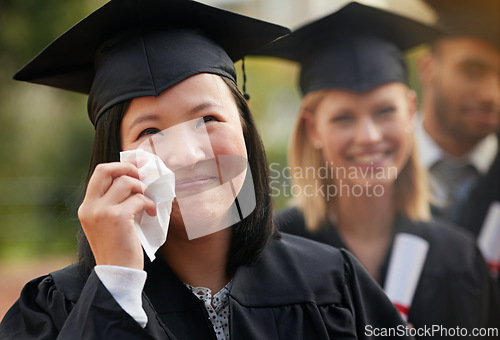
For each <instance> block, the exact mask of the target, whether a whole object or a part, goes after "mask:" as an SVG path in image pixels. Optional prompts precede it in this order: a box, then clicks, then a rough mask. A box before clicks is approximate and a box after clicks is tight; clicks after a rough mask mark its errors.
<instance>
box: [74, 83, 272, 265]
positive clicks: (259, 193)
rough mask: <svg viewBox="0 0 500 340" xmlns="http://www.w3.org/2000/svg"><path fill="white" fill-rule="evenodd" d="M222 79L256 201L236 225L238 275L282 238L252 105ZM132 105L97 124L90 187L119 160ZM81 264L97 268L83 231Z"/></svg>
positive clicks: (232, 255)
mask: <svg viewBox="0 0 500 340" xmlns="http://www.w3.org/2000/svg"><path fill="white" fill-rule="evenodd" d="M221 78H222V79H223V80H224V82H225V83H226V84H227V86H228V87H229V89H230V90H231V93H232V95H233V98H234V100H235V102H236V106H237V108H238V111H239V113H240V117H241V125H242V129H243V137H244V139H245V145H246V148H247V156H248V163H249V164H250V170H251V172H252V177H253V182H254V189H255V201H256V206H255V210H254V211H253V212H252V213H251V214H250V215H249V216H247V217H246V218H244V219H243V220H242V221H241V222H239V223H237V224H235V225H233V226H232V232H231V245H230V250H229V257H228V262H227V265H226V271H227V272H228V273H234V272H235V270H236V268H237V267H238V266H241V265H245V264H249V263H251V262H253V261H255V260H256V259H257V257H258V256H259V254H260V253H261V251H262V250H263V249H264V247H265V246H266V244H267V243H268V242H269V240H270V239H271V238H272V237H277V238H278V237H279V233H278V230H277V229H276V227H275V225H274V223H273V222H272V206H271V196H270V193H269V176H268V168H267V159H266V154H265V150H264V146H263V144H262V140H261V138H260V135H259V133H258V131H257V128H256V125H255V122H254V120H253V118H252V115H251V113H250V109H249V107H248V104H247V102H246V100H245V99H244V97H243V95H242V94H241V92H240V91H239V89H238V87H237V86H236V84H234V82H232V81H231V80H229V79H226V78H224V77H221ZM129 103H130V102H129V101H128V102H123V103H120V104H117V105H115V106H113V107H112V108H110V109H109V110H108V111H106V113H105V114H103V115H102V117H101V118H100V119H99V121H98V122H97V125H96V131H95V138H94V146H93V149H92V156H91V160H90V167H89V171H88V176H87V181H86V183H87V184H88V181H89V180H90V177H91V175H92V173H93V172H94V169H95V167H96V166H97V165H98V164H100V163H107V162H116V161H119V153H120V151H121V142H120V124H121V121H122V118H123V115H124V114H125V111H126V110H127V108H128V105H129ZM78 261H79V262H80V263H82V264H84V266H85V267H86V269H88V270H91V269H92V268H93V267H94V266H95V259H94V256H93V254H92V251H91V249H90V246H89V243H88V241H87V238H86V237H85V234H84V233H83V230H82V229H81V228H80V231H79V234H78Z"/></svg>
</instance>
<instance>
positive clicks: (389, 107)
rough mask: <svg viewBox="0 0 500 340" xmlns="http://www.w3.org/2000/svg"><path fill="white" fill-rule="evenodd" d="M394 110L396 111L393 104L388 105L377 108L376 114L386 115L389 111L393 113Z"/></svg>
mask: <svg viewBox="0 0 500 340" xmlns="http://www.w3.org/2000/svg"><path fill="white" fill-rule="evenodd" d="M395 111H396V108H395V107H394V106H388V107H385V108H382V109H380V110H378V111H377V114H378V115H386V114H389V113H393V112H395Z"/></svg>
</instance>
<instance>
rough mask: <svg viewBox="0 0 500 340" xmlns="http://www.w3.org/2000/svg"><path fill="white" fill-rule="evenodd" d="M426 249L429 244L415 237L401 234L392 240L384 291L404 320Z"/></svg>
mask: <svg viewBox="0 0 500 340" xmlns="http://www.w3.org/2000/svg"><path fill="white" fill-rule="evenodd" d="M428 249H429V243H428V242H427V241H426V240H424V239H423V238H421V237H418V236H415V235H411V234H405V233H401V234H397V235H396V237H395V239H394V246H393V249H392V255H391V259H390V261H389V268H388V269H387V278H386V280H385V287H384V290H385V293H386V295H387V297H388V298H389V300H391V302H392V303H393V304H394V305H395V306H396V308H397V309H398V311H399V312H400V314H401V316H402V317H403V318H404V319H405V320H407V318H408V313H409V310H410V307H411V302H412V300H413V295H414V294H415V290H416V288H417V284H418V280H419V279H420V274H421V272H422V267H423V266H424V262H425V258H426V257H427V251H428Z"/></svg>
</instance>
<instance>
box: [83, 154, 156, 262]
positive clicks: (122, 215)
mask: <svg viewBox="0 0 500 340" xmlns="http://www.w3.org/2000/svg"><path fill="white" fill-rule="evenodd" d="M141 211H146V213H147V214H148V215H150V216H155V215H156V207H155V203H154V202H153V201H152V200H151V199H149V198H148V197H146V196H145V195H144V194H143V188H142V183H141V181H140V180H139V174H138V169H137V166H136V165H134V164H131V163H105V164H99V165H98V166H97V167H96V168H95V170H94V173H93V174H92V177H91V178H90V181H89V183H88V186H87V192H86V194H85V198H84V200H83V203H82V204H81V206H80V208H79V209H78V218H79V219H80V223H81V225H82V228H83V231H84V232H85V235H86V236H87V239H88V241H89V244H90V247H91V248H92V252H93V254H94V257H95V260H96V264H98V265H116V266H123V267H129V268H135V269H143V267H144V255H143V251H142V247H141V242H140V241H139V237H138V236H137V232H136V227H135V224H134V218H135V215H136V214H137V213H139V212H141Z"/></svg>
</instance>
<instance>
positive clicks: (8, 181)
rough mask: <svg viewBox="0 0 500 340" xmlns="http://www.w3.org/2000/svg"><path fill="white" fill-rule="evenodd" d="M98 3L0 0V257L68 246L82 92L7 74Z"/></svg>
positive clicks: (85, 143)
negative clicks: (71, 91)
mask: <svg viewBox="0 0 500 340" xmlns="http://www.w3.org/2000/svg"><path fill="white" fill-rule="evenodd" d="M104 2H105V1H97V0H93V1H91V0H73V1H66V0H45V1H37V0H0V64H1V65H2V66H1V67H0V157H1V159H2V162H0V258H11V257H19V256H29V255H32V254H37V255H41V254H44V253H47V254H49V253H54V252H56V253H59V252H70V251H71V252H72V251H74V248H75V247H74V245H75V234H76V230H77V227H78V223H77V219H76V213H75V211H76V206H77V205H78V201H79V200H80V194H79V187H80V184H81V183H82V181H83V178H84V177H85V173H86V170H87V164H88V159H89V154H90V148H91V143H92V135H93V132H92V125H91V124H90V123H89V122H88V119H87V114H86V111H85V107H86V106H85V97H84V96H82V95H78V94H73V93H69V92H65V91H61V90H56V89H51V88H48V87H44V86H39V85H32V84H27V83H18V82H15V81H13V80H12V76H13V74H14V73H15V71H16V70H17V69H19V68H20V67H21V66H22V65H24V64H25V63H26V62H27V61H28V60H29V58H31V57H33V56H34V55H35V54H36V53H38V52H39V51H40V50H41V49H42V48H43V47H44V46H45V45H47V44H48V43H49V42H50V41H51V40H53V39H54V38H55V37H57V35H58V34H60V33H62V32H63V31H64V30H66V29H68V28H69V27H71V25H73V24H74V23H75V22H76V21H77V20H79V19H81V18H82V17H83V16H85V15H86V14H88V13H89V12H90V11H91V10H92V9H94V8H96V7H98V6H99V5H101V4H103V3H104Z"/></svg>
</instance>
